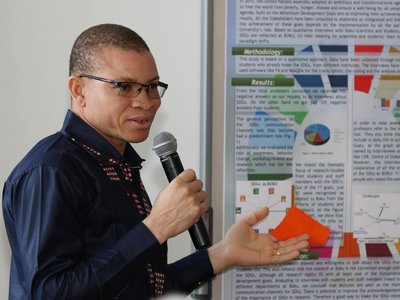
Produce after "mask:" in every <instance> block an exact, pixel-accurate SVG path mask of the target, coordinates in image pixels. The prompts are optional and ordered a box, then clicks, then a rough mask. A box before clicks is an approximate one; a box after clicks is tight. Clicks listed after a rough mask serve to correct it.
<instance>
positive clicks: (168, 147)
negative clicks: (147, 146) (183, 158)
mask: <svg viewBox="0 0 400 300" xmlns="http://www.w3.org/2000/svg"><path fill="white" fill-rule="evenodd" d="M177 148H178V144H177V142H176V139H175V137H174V136H173V135H172V133H169V132H166V131H163V132H160V133H159V134H157V135H156V136H155V138H154V140H153V148H152V149H153V150H154V152H155V153H156V154H157V156H159V157H162V156H166V155H169V154H171V153H174V152H176V149H177Z"/></svg>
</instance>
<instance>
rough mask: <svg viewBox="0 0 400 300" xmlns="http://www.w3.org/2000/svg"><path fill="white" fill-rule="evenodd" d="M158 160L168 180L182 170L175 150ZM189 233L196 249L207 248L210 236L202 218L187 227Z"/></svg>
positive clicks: (209, 244) (209, 243)
mask: <svg viewBox="0 0 400 300" xmlns="http://www.w3.org/2000/svg"><path fill="white" fill-rule="evenodd" d="M160 160H161V164H162V166H163V168H164V171H165V174H166V175H167V178H168V181H169V182H171V181H172V180H173V179H174V178H175V177H176V176H178V175H179V174H180V173H182V172H183V170H184V169H183V166H182V163H181V160H180V158H179V155H178V153H177V152H175V153H172V154H171V155H167V156H164V157H160ZM189 234H190V237H191V239H192V242H193V244H194V246H195V248H196V249H201V248H208V247H210V246H211V241H210V237H209V236H208V231H207V229H206V226H205V224H204V221H203V218H201V217H200V219H199V220H198V221H197V222H196V223H194V224H193V225H192V226H191V227H190V228H189Z"/></svg>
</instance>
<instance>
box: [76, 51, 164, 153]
mask: <svg viewBox="0 0 400 300" xmlns="http://www.w3.org/2000/svg"><path fill="white" fill-rule="evenodd" d="M93 73H94V74H90V75H95V76H98V77H103V78H107V79H113V80H116V81H134V82H138V83H142V84H148V83H157V82H158V80H159V76H158V71H157V67H156V64H155V61H154V58H153V56H152V54H151V53H150V52H148V51H145V52H141V53H138V52H135V51H127V50H121V49H117V48H108V49H105V50H104V51H103V52H102V55H101V60H100V66H99V68H98V69H97V70H96V71H94V72H93ZM80 80H81V81H82V82H81V84H82V95H83V100H82V101H81V102H82V103H81V104H80V105H75V104H76V103H74V105H73V111H74V112H75V113H77V114H78V115H79V116H80V117H81V118H82V119H84V120H85V121H86V122H87V123H88V124H89V125H90V126H92V127H93V128H94V129H95V130H97V131H98V132H99V133H100V134H101V135H102V136H103V137H104V138H105V139H106V140H107V141H109V142H110V143H111V144H112V145H113V146H114V147H115V148H116V149H117V150H119V151H120V152H123V149H124V148H125V142H131V143H138V142H141V141H144V140H145V139H146V138H147V137H148V135H149V131H150V126H151V124H152V122H153V119H154V117H155V114H156V112H157V110H158V108H159V107H160V104H161V100H160V99H150V98H149V97H148V94H147V90H146V89H142V91H141V92H140V94H139V95H138V96H137V97H136V98H125V97H122V96H120V95H118V88H117V87H115V86H113V85H112V84H109V83H105V82H101V81H97V80H92V79H88V78H80ZM77 110H78V111H77Z"/></svg>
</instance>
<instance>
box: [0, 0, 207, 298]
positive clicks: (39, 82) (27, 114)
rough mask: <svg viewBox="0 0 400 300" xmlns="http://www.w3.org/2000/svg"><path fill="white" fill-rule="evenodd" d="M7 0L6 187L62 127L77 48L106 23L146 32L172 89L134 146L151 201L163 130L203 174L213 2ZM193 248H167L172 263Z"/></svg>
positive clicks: (0, 120) (0, 240)
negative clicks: (156, 146)
mask: <svg viewBox="0 0 400 300" xmlns="http://www.w3.org/2000/svg"><path fill="white" fill-rule="evenodd" d="M5 2H6V3H2V9H1V10H0V24H1V26H0V36H1V38H2V46H1V50H0V65H1V68H0V85H1V92H2V100H1V101H2V108H1V109H0V124H1V126H0V136H1V141H2V142H1V150H0V152H1V170H0V178H1V180H0V182H2V183H3V182H4V181H5V180H6V177H7V176H8V174H9V172H10V171H11V169H12V168H13V167H14V166H15V165H16V163H17V162H18V161H19V160H20V159H21V158H22V156H23V155H24V154H25V153H26V152H27V151H28V150H29V149H30V148H31V147H32V146H33V145H34V144H35V143H36V142H37V141H38V140H39V139H41V138H42V137H44V136H46V135H48V134H51V133H53V132H55V131H57V130H59V129H60V128H61V125H62V121H63V118H64V115H65V112H66V110H67V109H68V108H69V105H70V99H69V94H68V91H67V89H66V81H67V76H68V58H69V52H70V49H71V47H72V43H73V41H74V39H75V38H76V36H77V35H78V34H79V33H80V32H81V31H82V30H84V29H86V28H87V27H89V26H92V25H95V24H98V23H103V22H113V23H120V24H123V25H126V26H128V27H131V28H133V29H134V30H136V31H137V32H138V33H139V34H140V35H142V36H143V38H144V39H145V40H146V42H147V43H148V44H149V47H150V48H151V50H152V52H153V54H154V56H155V59H156V62H157V65H158V71H159V73H160V76H161V78H162V79H163V81H165V82H167V83H168V84H169V88H168V91H167V93H166V95H165V97H164V98H163V103H162V106H161V108H160V110H159V112H158V115H157V118H156V120H155V122H154V126H153V128H152V131H151V134H150V137H149V140H148V142H146V143H143V144H140V145H134V146H135V148H136V149H138V151H139V153H140V154H141V155H142V156H143V158H145V159H146V163H145V164H144V168H143V180H144V183H145V185H146V188H147V189H148V192H149V194H150V196H151V198H152V199H153V200H154V199H155V198H156V196H157V194H158V192H159V191H160V190H161V189H162V188H163V187H164V186H165V185H166V184H167V179H166V178H165V176H164V171H163V170H162V167H161V164H160V162H159V159H158V157H157V156H156V155H155V154H154V152H153V151H152V150H151V144H152V140H153V137H154V136H155V135H156V134H157V133H159V132H160V131H164V130H166V131H170V132H171V133H173V134H174V135H175V137H176V138H177V140H178V152H179V154H180V157H181V160H182V162H183V164H184V166H186V167H190V168H193V169H195V170H196V171H197V172H199V173H200V174H201V172H202V168H203V166H202V164H203V161H201V160H200V157H201V156H202V155H204V153H202V152H203V149H202V147H203V146H204V145H205V143H203V141H202V139H203V138H204V136H203V130H204V129H203V125H202V119H201V117H202V113H203V107H202V106H203V103H202V101H203V100H204V97H205V92H204V89H205V88H206V84H205V82H204V81H203V76H204V73H205V67H206V64H205V63H204V61H203V59H204V53H203V51H204V47H205V44H204V43H205V38H204V28H205V27H204V25H205V21H204V19H203V18H205V10H204V7H205V4H206V2H207V1H186V0H171V1H160V0H146V1H143V0H135V1H125V0H124V1H92V0H89V1H76V0H73V1H50V0H38V1H20V0H18V1H5ZM182 12H184V13H182ZM182 24H184V26H183V25H182ZM178 108H179V109H178ZM177 111H179V113H178V112H177ZM181 112H184V113H181ZM182 124H184V126H182ZM154 174H160V175H159V176H154ZM203 179H204V178H203ZM0 224H1V225H0V279H1V280H0V299H7V297H8V273H9V262H10V249H9V246H8V241H7V237H6V234H5V230H4V224H3V221H2V217H1V222H0ZM191 251H192V243H191V241H190V237H189V235H188V234H187V233H183V234H182V235H181V236H180V237H178V238H175V239H173V240H172V241H171V242H170V243H169V255H170V257H169V259H170V260H171V261H174V260H176V259H177V258H180V257H182V256H184V255H186V254H188V253H190V252H191Z"/></svg>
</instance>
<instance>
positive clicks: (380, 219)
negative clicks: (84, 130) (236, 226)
mask: <svg viewBox="0 0 400 300" xmlns="http://www.w3.org/2000/svg"><path fill="white" fill-rule="evenodd" d="M226 9H227V23H226V98H225V113H226V132H225V135H226V140H225V149H226V150H225V169H224V175H225V188H224V192H225V225H226V227H228V226H230V225H231V224H232V223H233V222H235V220H237V219H238V218H240V217H242V216H243V215H245V214H246V213H247V212H249V211H252V210H254V209H256V208H258V207H262V206H267V207H269V208H270V215H269V217H268V218H267V219H266V220H264V221H262V222H260V223H259V224H257V225H256V226H255V228H254V229H255V230H257V231H259V232H269V231H270V230H272V229H274V228H275V227H276V226H277V225H278V224H279V223H280V222H281V221H282V220H283V218H284V217H285V215H286V212H287V211H288V209H289V208H290V207H291V206H292V205H295V206H297V207H298V208H299V209H301V210H302V211H304V212H305V213H307V214H308V215H310V216H312V217H313V218H314V219H315V220H317V221H318V222H320V223H322V224H323V225H325V226H327V227H329V229H330V232H331V233H330V236H329V238H328V241H327V242H326V244H325V245H316V246H314V245H311V247H310V248H309V249H306V250H305V251H304V252H303V253H302V254H301V256H300V258H299V259H297V260H295V261H293V262H291V263H288V264H283V265H276V266H268V267H261V268H236V269H233V270H231V271H229V272H227V273H226V274H224V276H223V286H224V299H240V300H247V299H248V300H250V299H324V300H325V299H400V241H399V237H400V1H399V0H396V1H387V0H379V1H374V0H371V1H369V0H358V1H355V0H338V1H335V0H315V1H314V0H280V1H277V0H228V1H227V7H226Z"/></svg>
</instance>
